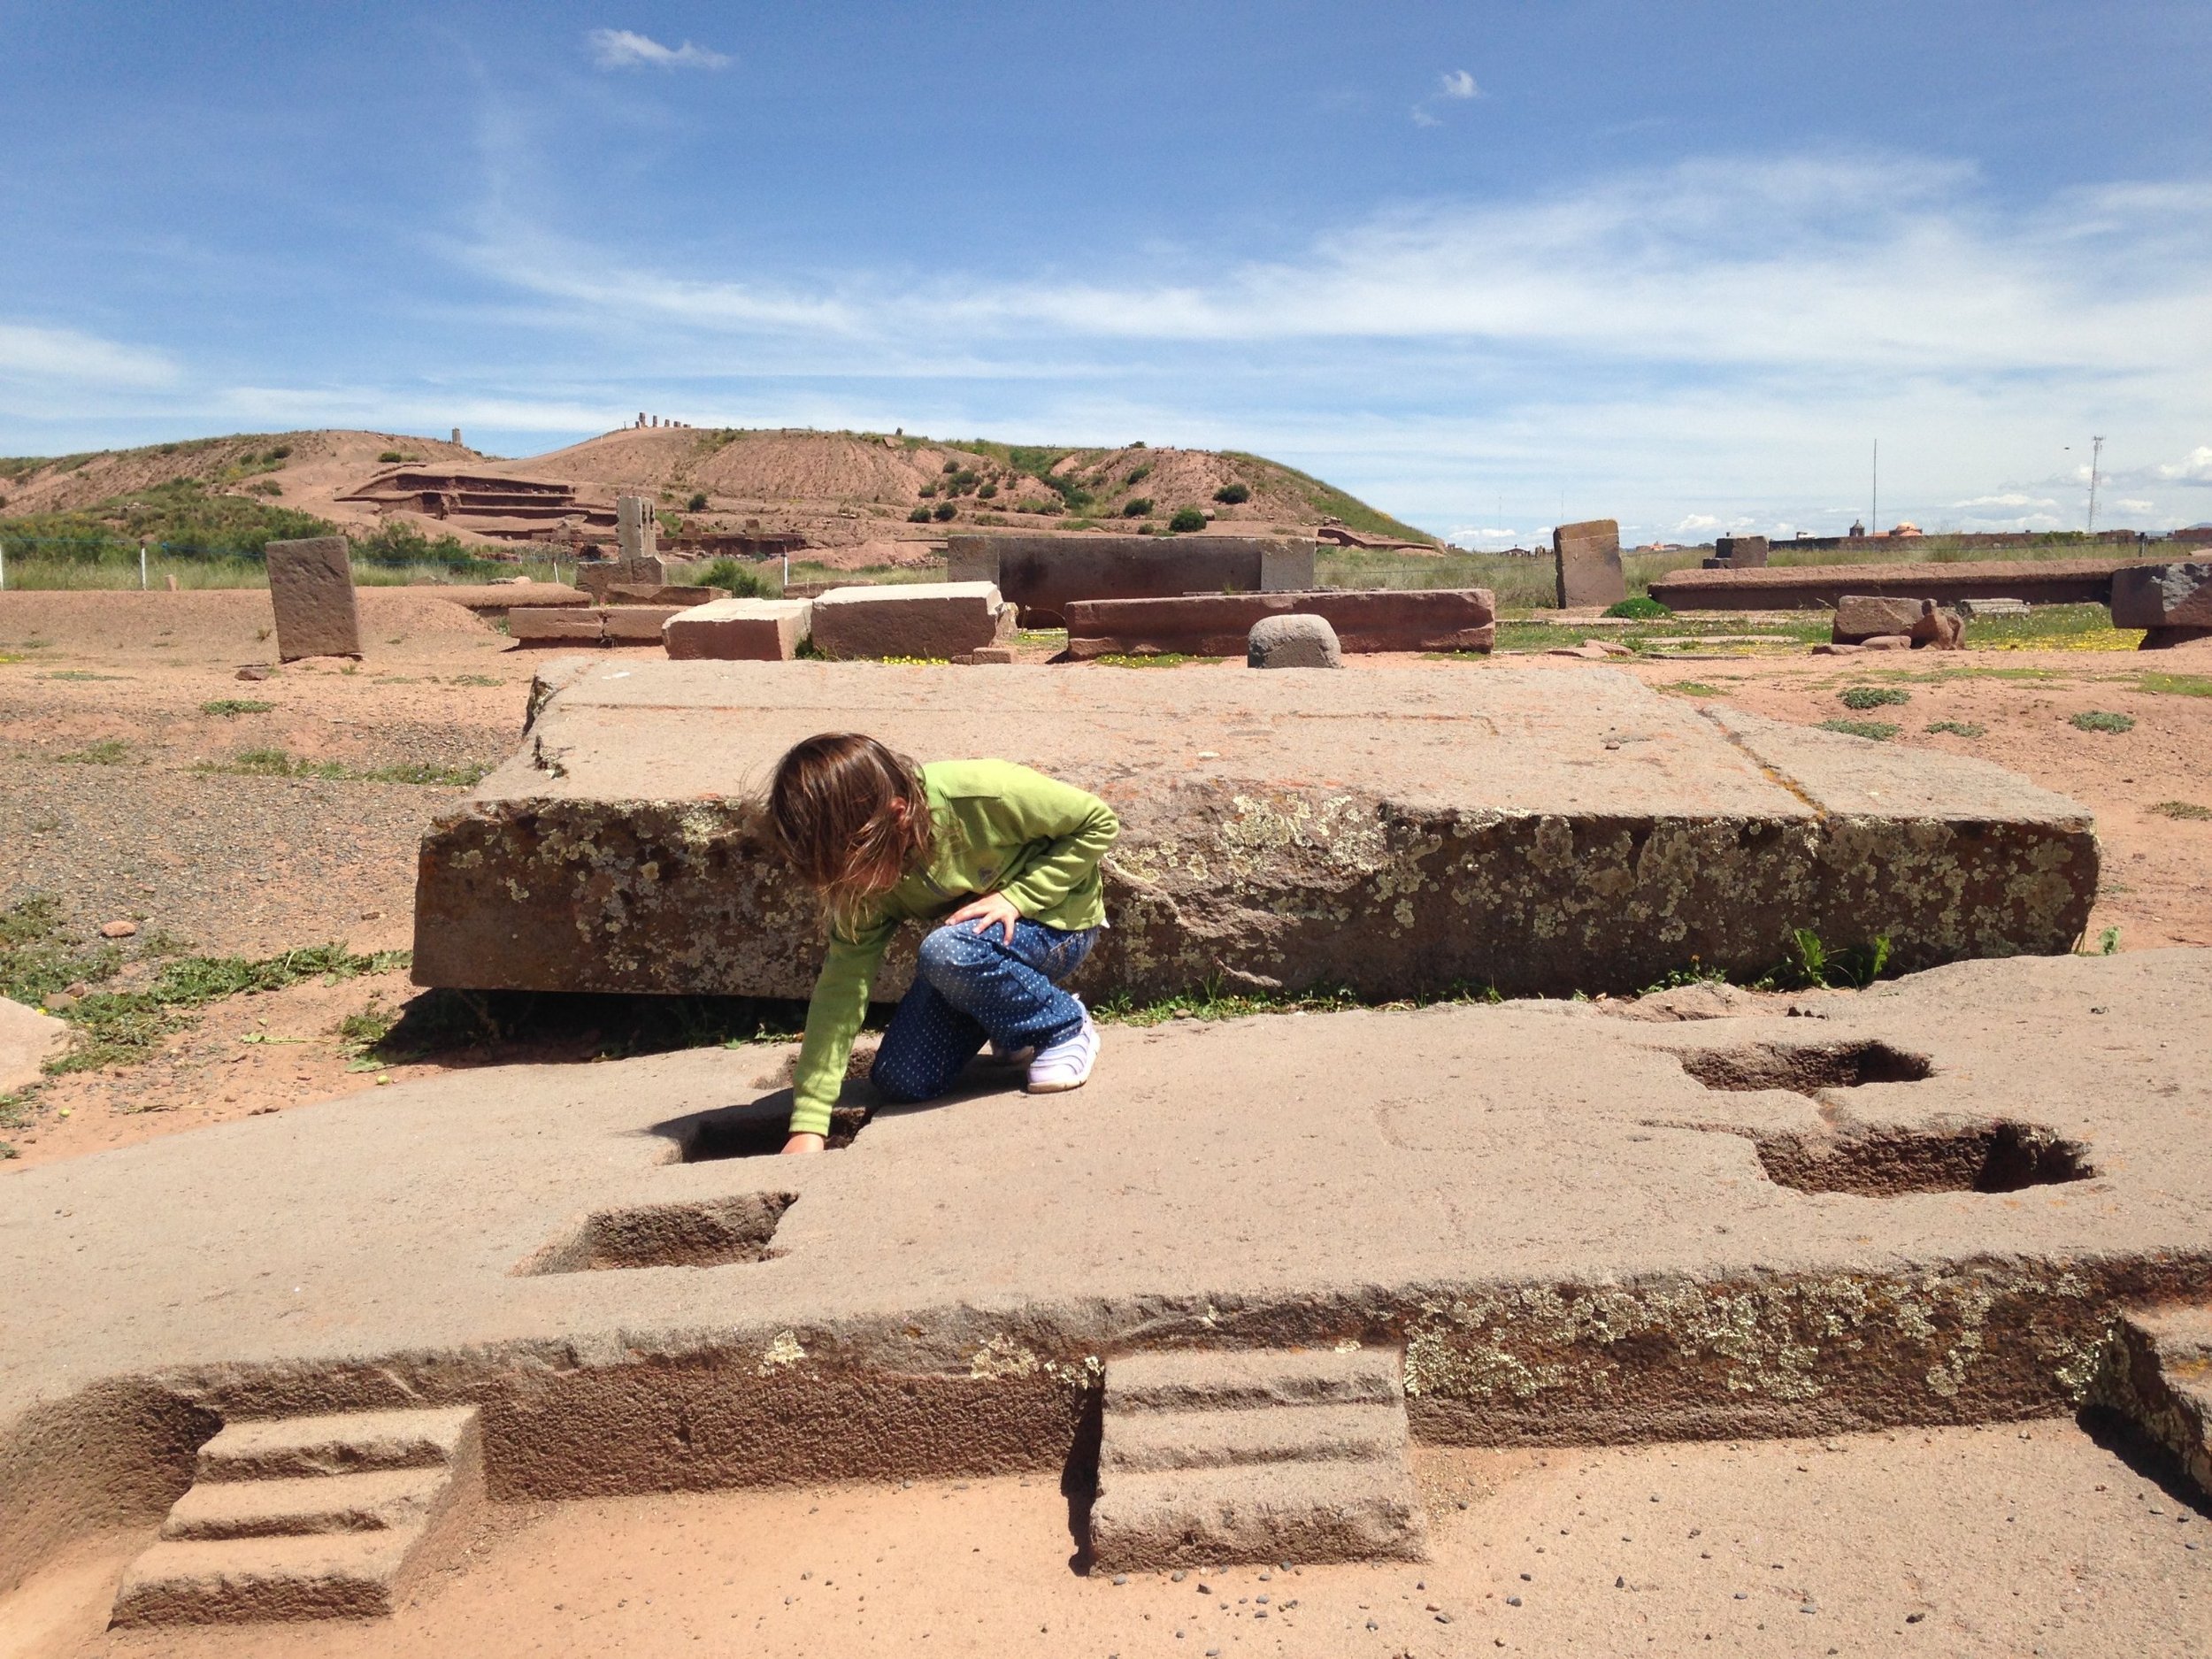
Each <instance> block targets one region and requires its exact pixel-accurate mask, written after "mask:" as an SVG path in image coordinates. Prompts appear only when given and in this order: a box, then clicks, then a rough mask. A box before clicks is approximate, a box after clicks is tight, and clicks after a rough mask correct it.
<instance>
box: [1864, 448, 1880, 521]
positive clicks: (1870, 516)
mask: <svg viewBox="0 0 2212 1659" xmlns="http://www.w3.org/2000/svg"><path fill="white" fill-rule="evenodd" d="M1866 533H1867V534H1869V535H1879V534H1882V441H1881V440H1880V439H1879V438H1877V439H1875V440H1874V497H1873V499H1872V501H1870V503H1868V504H1867V509H1866Z"/></svg>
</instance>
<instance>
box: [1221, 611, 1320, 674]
mask: <svg viewBox="0 0 2212 1659" xmlns="http://www.w3.org/2000/svg"><path fill="white" fill-rule="evenodd" d="M1244 661H1245V665H1246V666H1247V667H1248V668H1341V667H1343V666H1344V653H1343V651H1342V649H1340V648H1339V646H1338V644H1337V641H1336V630H1335V629H1334V628H1333V627H1331V626H1329V619H1328V618H1326V617H1313V616H1287V617H1262V618H1260V619H1259V620H1258V621H1257V622H1255V623H1254V624H1253V625H1252V632H1251V633H1250V634H1248V635H1247V636H1246V639H1245V642H1244Z"/></svg>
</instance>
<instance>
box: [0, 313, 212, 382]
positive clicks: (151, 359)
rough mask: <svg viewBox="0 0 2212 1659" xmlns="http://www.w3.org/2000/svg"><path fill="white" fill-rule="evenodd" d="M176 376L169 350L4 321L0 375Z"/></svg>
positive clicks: (98, 378) (129, 379)
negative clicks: (148, 348)
mask: <svg viewBox="0 0 2212 1659" xmlns="http://www.w3.org/2000/svg"><path fill="white" fill-rule="evenodd" d="M176 378H177V365H176V364H175V362H174V360H173V359H172V358H171V357H169V355H168V354H167V353H166V352H162V351H149V350H146V349H143V348H141V347H138V346H126V345H119V344H117V343H116V342H114V341H111V340H102V339H100V338H99V337H98V336H96V335H94V334H83V333H81V332H80V331H78V330H77V329H74V328H37V327H33V326H28V325H26V324H20V323H0V380H62V381H73V382H76V383H78V384H80V385H87V386H95V387H104V388H140V387H144V388H151V387H161V386H166V385H168V384H170V383H171V382H172V381H173V380H175V379H176Z"/></svg>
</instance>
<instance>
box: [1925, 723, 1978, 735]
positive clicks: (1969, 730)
mask: <svg viewBox="0 0 2212 1659" xmlns="http://www.w3.org/2000/svg"><path fill="white" fill-rule="evenodd" d="M1986 729H1987V728H1986V727H1984V726H1977V725H1975V724H1974V722H1973V721H1971V720H1931V721H1929V722H1928V730H1930V731H1931V732H1948V733H1950V734H1951V735H1952V736H1953V737H1980V736H1982V735H1983V734H1984V733H1985V731H1986Z"/></svg>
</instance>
